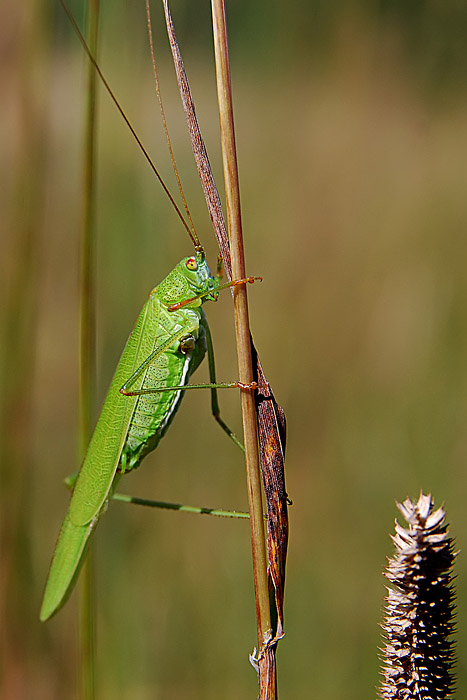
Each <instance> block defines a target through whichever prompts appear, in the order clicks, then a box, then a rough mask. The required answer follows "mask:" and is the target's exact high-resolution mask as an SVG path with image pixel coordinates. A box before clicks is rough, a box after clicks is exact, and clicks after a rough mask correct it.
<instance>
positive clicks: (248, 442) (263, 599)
mask: <svg viewBox="0 0 467 700" xmlns="http://www.w3.org/2000/svg"><path fill="white" fill-rule="evenodd" d="M212 15H213V28H214V47H215V60H216V75H217V92H218V101H219V117H220V127H221V141H222V156H223V164H224V181H225V193H226V203H227V223H228V231H229V241H230V253H231V258H232V276H233V278H234V279H237V278H243V277H246V273H245V258H244V248H243V235H242V220H241V209H240V190H239V181H238V168H237V155H236V146H235V131H234V120H233V106H232V91H231V82H230V67H229V54H228V42H227V30H226V21H225V8H224V2H223V0H212ZM234 309H235V328H236V339H237V353H238V369H239V377H240V381H241V382H243V383H245V384H249V383H251V382H252V381H253V368H252V357H251V342H250V329H249V317H248V299H247V290H246V285H242V286H241V287H237V288H235V289H234ZM241 406H242V416H243V431H244V440H245V453H246V457H245V458H246V469H247V482H248V498H249V507H250V527H251V544H252V555H253V572H254V582H255V596H256V617H257V631H258V646H259V650H260V653H261V650H262V649H263V647H264V645H265V644H266V643H267V642H268V641H269V639H270V638H271V617H270V608H269V592H268V580H267V557H266V545H265V535H264V515H263V503H262V487H261V472H260V465H259V449H258V428H257V419H256V408H255V400H254V395H253V393H252V392H251V391H247V390H242V392H241Z"/></svg>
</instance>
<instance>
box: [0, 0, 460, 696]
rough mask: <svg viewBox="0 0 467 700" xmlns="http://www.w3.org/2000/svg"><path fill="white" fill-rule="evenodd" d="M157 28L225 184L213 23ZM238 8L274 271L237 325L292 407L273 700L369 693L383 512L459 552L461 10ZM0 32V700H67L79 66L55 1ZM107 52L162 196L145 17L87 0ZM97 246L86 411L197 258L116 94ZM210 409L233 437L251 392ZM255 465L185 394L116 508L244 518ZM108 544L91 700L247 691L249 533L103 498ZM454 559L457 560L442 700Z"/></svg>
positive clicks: (181, 132) (219, 345)
mask: <svg viewBox="0 0 467 700" xmlns="http://www.w3.org/2000/svg"><path fill="white" fill-rule="evenodd" d="M73 9H74V12H75V13H76V15H77V16H78V18H79V20H80V21H82V18H83V10H82V7H81V6H80V5H79V4H78V3H73ZM173 11H174V18H175V21H176V22H177V29H178V34H179V40H180V43H181V47H182V51H183V52H184V59H185V63H186V66H187V70H188V74H189V77H190V79H191V83H192V89H193V92H194V96H195V100H196V104H197V111H198V117H199V120H200V124H201V128H202V130H203V133H204V135H205V138H206V141H207V145H208V150H209V152H210V154H211V159H212V164H213V168H214V171H215V174H216V175H217V180H218V182H219V183H220V182H221V179H220V176H221V173H222V168H221V165H220V158H219V146H218V127H217V105H216V97H215V92H214V89H215V83H214V71H213V65H212V48H211V47H212V40H211V33H210V29H209V4H208V2H204V3H200V2H197V3H193V2H189V0H185V2H178V3H174V8H173ZM228 12H229V19H230V21H231V22H230V29H231V50H232V61H233V66H232V73H233V75H232V78H233V87H234V98H235V109H236V120H237V140H238V149H239V165H240V176H241V186H242V202H243V212H244V229H245V238H246V252H247V267H248V272H249V274H260V275H262V276H263V277H264V282H263V283H262V284H261V285H255V286H254V287H251V288H250V290H249V299H250V305H251V321H252V329H253V335H254V338H255V341H256V344H257V347H258V349H259V352H260V354H261V358H262V361H263V365H264V368H265V371H266V374H267V376H268V378H269V379H270V381H271V383H272V385H273V387H274V390H275V392H276V395H277V398H278V400H279V401H280V403H281V404H282V405H283V406H284V408H285V410H286V412H287V417H288V445H287V489H288V492H289V495H290V497H291V498H292V500H293V507H291V508H290V548H289V558H288V578H287V585H286V602H285V615H286V619H285V621H286V633H287V634H286V637H285V639H284V640H283V641H282V642H281V644H280V647H279V651H278V671H279V691H280V696H281V698H291V699H292V698H293V699H294V700H298V699H301V698H307V699H308V698H320V700H357V699H358V700H362V698H374V697H375V694H376V693H375V687H376V686H377V684H378V682H379V676H378V674H379V663H378V658H377V654H378V646H379V645H380V644H381V640H380V631H379V626H378V624H379V622H380V620H381V607H382V601H383V596H384V580H383V577H382V575H381V571H382V568H383V567H384V565H385V558H386V556H388V555H389V554H390V553H391V550H392V547H391V542H390V539H389V537H388V532H391V531H392V529H393V519H394V517H395V515H396V508H395V506H394V500H395V499H398V500H402V499H404V498H405V497H406V496H407V495H410V496H411V497H417V496H418V494H419V491H420V489H423V490H424V491H425V492H432V494H433V496H434V498H435V501H436V503H437V504H438V505H441V504H443V503H444V504H445V507H446V509H447V513H448V519H449V521H450V522H451V523H452V528H451V531H452V534H453V535H454V536H455V538H456V543H457V547H458V549H460V550H463V551H464V550H465V549H466V538H467V509H466V507H465V491H466V485H467V477H466V461H467V439H466V419H467V397H466V394H467V360H466V358H467V320H466V311H467V296H466V295H467V276H466V272H465V267H466V259H467V230H466V224H467V196H466V181H467V129H466V124H467V99H466V97H467V95H466V87H465V86H466V77H467V44H466V42H465V36H466V29H467V7H466V6H465V4H464V3H461V2H457V1H454V0H444V1H443V2H438V1H435V0H432V1H428V0H427V1H426V2H421V1H417V2H411V3H406V2H401V1H399V0H393V1H388V0H385V1H384V2H383V1H381V0H380V1H379V2H377V1H376V0H360V1H358V0H355V1H352V0H340V1H336V2H334V3H323V2H319V1H318V0H316V1H310V2H300V1H299V0H291V1H290V2H287V3H271V2H265V0H258V2H256V3H254V4H252V3H249V2H245V1H241V0H237V1H236V2H232V3H230V6H229V9H228ZM153 24H154V31H155V34H156V50H157V53H158V55H159V61H160V70H161V80H162V89H163V95H164V98H165V102H166V109H167V113H168V120H169V126H170V128H171V134H172V139H173V143H174V146H175V148H176V154H177V158H178V163H179V168H180V172H181V175H182V178H183V181H184V184H185V188H186V192H187V196H188V200H189V203H190V205H191V207H192V211H193V216H194V218H195V221H196V223H197V228H198V231H199V234H200V237H201V240H202V242H203V244H204V245H205V246H206V248H207V250H208V255H209V259H210V261H211V263H212V265H214V264H215V256H216V245H215V240H214V236H213V234H212V232H211V230H210V226H209V220H208V217H207V215H206V212H205V205H204V201H203V197H202V193H201V188H200V186H199V184H198V182H197V175H196V172H195V169H194V166H193V164H192V157H191V152H190V146H189V142H188V138H187V135H186V127H185V123H184V116H183V114H182V112H181V109H180V107H179V105H178V96H177V89H176V86H175V79H174V75H173V70H172V68H171V66H170V62H169V58H168V50H167V44H166V40H165V38H164V31H163V26H162V16H161V11H160V7H159V6H158V5H157V6H156V7H155V9H154V16H153ZM0 33H1V51H2V60H1V61H0V76H1V84H2V129H1V135H0V147H1V167H2V187H1V191H0V205H1V211H2V217H1V225H2V238H1V250H2V254H1V256H0V265H1V268H0V272H1V274H0V284H1V288H0V292H1V297H2V299H3V303H2V305H1V314H2V316H1V321H2V342H1V348H0V353H1V357H2V365H3V374H2V391H1V410H2V412H1V417H2V445H1V453H2V458H1V477H2V488H1V497H2V506H1V508H2V530H1V548H2V549H1V559H0V567H1V576H0V615H1V618H0V629H1V635H2V643H1V647H2V669H1V673H2V676H1V679H0V697H1V698H2V700H3V698H4V699H5V700H10V698H11V699H13V698H14V699H15V700H21V699H22V698H28V699H30V698H33V699H34V700H42V699H47V700H50V699H51V698H59V699H63V698H76V697H78V690H77V688H78V670H77V669H78V651H77V649H78V647H77V595H76V593H75V594H74V595H73V597H72V598H71V599H70V601H69V603H68V604H67V605H66V607H65V608H64V609H63V611H61V612H60V614H59V615H58V616H57V617H56V618H54V619H53V620H52V621H50V622H48V623H47V624H45V625H41V624H40V623H39V620H38V612H39V607H40V600H41V595H42V591H43V586H44V583H45V578H46V574H47V570H48V566H49V562H50V557H51V553H52V550H53V546H54V543H55V539H56V536H57V533H58V528H59V525H60V523H61V520H62V518H63V515H64V513H65V510H66V507H67V502H68V495H67V493H66V491H65V489H64V487H63V485H62V480H63V478H64V477H65V476H66V475H68V474H69V473H70V472H72V471H74V470H75V468H76V467H77V463H78V438H77V425H78V337H79V336H78V333H79V323H78V262H79V231H80V197H81V180H82V175H81V172H82V160H83V112H84V103H85V70H86V60H85V57H84V56H83V52H82V50H81V47H80V45H79V44H78V42H77V40H76V38H75V37H74V36H73V34H72V31H71V28H70V26H69V24H68V22H67V20H66V18H65V16H64V14H63V12H62V10H61V8H60V7H59V6H58V3H57V4H54V3H49V2H45V0H42V1H41V0H35V1H34V0H30V1H29V2H23V3H15V2H12V1H11V0H10V2H8V0H7V2H5V3H3V4H2V5H1V7H0ZM99 54H100V63H101V65H102V67H103V70H104V73H105V74H106V76H107V77H108V79H109V81H110V83H111V85H112V86H113V88H114V89H115V91H116V93H117V95H118V97H119V99H120V100H121V102H122V105H123V107H124V108H125V109H126V111H127V112H128V115H129V117H130V119H131V120H132V122H133V123H134V125H135V127H136V129H137V131H138V133H139V134H140V136H141V138H142V139H143V141H144V143H145V144H146V145H147V147H148V148H149V150H150V151H151V153H152V154H153V156H154V159H155V161H156V162H157V164H158V166H160V168H161V170H162V172H163V173H164V174H165V175H166V177H167V180H168V182H169V185H170V186H171V187H172V188H173V189H175V188H174V187H173V185H172V183H173V176H172V175H171V172H170V163H169V159H168V156H167V152H166V148H165V146H164V142H163V136H162V132H161V127H160V118H159V115H158V107H157V103H156V100H155V91H154V84H153V78H152V74H151V62H150V57H149V50H148V43H147V38H146V30H145V17H144V7H143V4H142V3H138V4H136V3H127V4H125V5H118V6H117V5H116V4H115V3H105V2H104V3H103V8H102V18H101V45H100V51H99ZM219 188H220V189H221V185H219ZM96 230H97V237H98V243H97V261H96V275H97V299H98V317H97V329H98V347H97V370H98V382H97V387H96V392H97V395H98V403H100V401H102V398H103V396H104V394H105V389H106V386H107V384H108V382H109V379H110V377H111V375H112V372H113V369H114V367H115V365H116V363H117V361H118V357H119V354H120V352H121V349H122V347H123V344H124V342H125V340H126V337H127V335H128V332H129V330H130V329H131V327H132V324H133V322H134V320H135V319H136V316H137V313H138V311H139V309H140V307H141V306H142V304H143V302H144V300H145V298H146V295H147V293H148V291H149V290H150V289H151V288H152V287H153V286H154V285H156V284H157V283H158V282H159V281H160V280H161V279H162V277H164V275H165V274H166V273H167V271H168V270H170V269H171V268H172V267H173V266H174V264H175V263H176V262H177V261H178V260H179V259H180V258H181V257H183V256H185V255H187V254H190V252H191V246H190V242H189V240H188V239H187V236H186V234H185V232H184V230H183V228H182V227H181V226H180V225H179V223H178V220H177V218H176V216H175V215H174V212H173V211H172V209H171V207H170V205H169V203H168V202H167V200H166V198H165V197H164V196H163V193H162V192H161V190H160V187H159V185H158V184H157V182H156V181H155V179H154V177H153V175H152V173H151V171H150V170H149V168H148V167H147V165H146V163H145V161H144V159H143V157H142V155H141V153H140V152H139V151H138V149H137V147H136V145H135V143H134V141H133V140H132V138H131V136H130V135H129V133H128V131H127V130H126V128H125V126H124V125H123V123H122V120H121V118H120V117H119V115H118V114H117V112H116V110H115V108H114V107H113V105H112V104H111V103H110V101H109V99H108V98H107V96H106V95H105V94H104V93H103V92H102V91H101V95H100V98H99V156H98V189H97V217H96ZM205 308H206V311H207V313H208V316H209V319H210V323H211V328H212V332H213V336H214V341H215V348H216V353H217V363H218V375H219V377H220V378H222V379H226V380H231V379H233V378H235V377H236V376H237V369H236V358H235V348H234V343H233V331H232V313H231V299H230V296H229V294H226V295H225V296H224V297H223V298H222V299H221V300H220V301H219V303H218V304H217V305H211V306H209V307H205ZM216 340H217V342H216ZM204 371H205V370H200V373H199V375H198V376H199V377H201V376H202V372H204ZM226 394H230V393H229V392H226V393H224V394H223V395H222V397H221V398H222V409H223V412H224V416H225V418H226V419H227V420H228V422H229V423H230V424H232V425H233V426H234V427H235V428H236V429H237V430H240V415H239V401H238V396H237V395H235V394H234V392H232V393H231V394H230V395H226ZM243 472H244V469H243V466H242V460H241V458H240V457H239V455H238V454H237V451H236V449H235V447H234V446H233V445H231V444H230V442H229V441H228V440H227V439H226V438H225V436H224V435H223V434H222V433H221V431H220V430H219V429H218V427H217V426H216V425H215V423H214V421H212V419H211V418H210V411H209V400H208V396H206V395H205V394H204V392H191V393H190V394H189V395H187V396H186V398H185V401H184V404H183V406H182V409H181V410H180V413H179V415H178V416H177V418H176V420H175V422H174V424H173V426H172V428H171V430H170V431H169V433H168V435H167V437H166V438H165V439H164V440H163V441H162V443H161V445H160V447H159V449H158V450H157V451H156V452H155V453H154V454H153V455H151V456H150V457H148V458H147V459H146V460H145V462H144V465H143V468H142V469H140V470H139V471H138V472H137V473H135V474H134V475H131V476H129V477H128V478H127V479H125V480H124V482H123V484H122V490H123V491H124V492H126V493H131V494H134V495H140V496H147V497H151V496H152V497H154V498H157V499H161V500H172V501H176V502H182V503H188V504H193V505H205V506H213V507H214V506H222V507H230V508H237V509H239V508H245V507H246V489H245V481H244V476H243ZM95 551H96V557H95V559H96V580H97V595H98V610H99V612H98V619H97V635H98V649H97V659H98V666H99V672H98V689H99V692H98V698H99V699H102V700H107V699H110V698H112V700H116V699H122V700H127V699H130V698H131V700H146V699H147V698H163V699H164V700H172V699H175V698H177V699H178V698H185V699H188V698H193V699H198V698H199V699H200V698H203V699H205V700H209V699H210V698H219V697H222V698H226V699H227V698H254V697H256V695H257V687H256V681H255V675H254V671H253V670H252V668H251V667H250V665H249V663H248V653H249V652H251V651H252V649H253V647H254V645H255V610H254V597H253V589H252V575H251V561H250V550H249V529H248V525H247V524H245V523H242V522H240V523H239V522H234V521H219V520H211V519H208V518H202V517H198V516H190V515H184V514H177V513H166V512H157V511H152V510H144V509H141V508H136V507H129V506H124V505H122V504H113V505H112V506H111V508H109V512H108V513H107V514H106V516H105V518H103V522H102V524H101V526H100V527H99V533H98V536H97V537H96V547H95ZM466 566H467V564H466V560H465V556H464V554H463V553H462V551H461V554H460V555H459V558H458V561H457V565H456V573H457V581H456V586H457V596H458V604H459V606H458V613H457V621H458V634H457V639H458V646H457V651H458V658H459V661H458V666H457V670H458V697H463V696H464V695H465V694H466V693H467V664H466V661H465V658H466V645H467V640H466V632H465V630H466V625H465V618H466V615H467V610H466V603H467V591H466V574H467V572H466Z"/></svg>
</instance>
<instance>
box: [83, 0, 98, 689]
mask: <svg viewBox="0 0 467 700" xmlns="http://www.w3.org/2000/svg"><path fill="white" fill-rule="evenodd" d="M98 15H99V0H90V2H89V31H88V34H89V46H90V48H91V51H92V53H93V55H94V56H95V55H96V54H97V36H98ZM96 83H97V74H96V71H95V70H94V66H93V65H92V63H89V72H88V85H87V104H86V116H85V143H84V165H83V200H82V228H81V264H80V302H81V308H80V429H79V442H80V457H81V458H82V457H83V456H84V454H85V452H86V446H87V444H88V442H89V438H90V436H91V431H92V408H93V405H94V391H93V388H94V386H95V344H96V342H95V293H94V232H93V220H94V200H95V139H96V108H97V105H96V89H97V84H96ZM90 555H91V552H88V557H87V559H86V561H85V563H84V566H83V575H82V578H81V589H80V651H81V697H82V698H83V699H84V700H93V698H94V697H95V663H94V658H95V651H94V650H95V629H94V595H93V575H92V558H91V556H90Z"/></svg>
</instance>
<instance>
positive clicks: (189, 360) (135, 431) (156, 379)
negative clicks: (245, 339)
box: [118, 307, 206, 473]
mask: <svg viewBox="0 0 467 700" xmlns="http://www.w3.org/2000/svg"><path fill="white" fill-rule="evenodd" d="M190 316H191V319H190V318H189V317H190ZM171 317H176V318H173V319H172V318H171ZM174 321H175V323H174ZM190 321H191V323H190ZM195 323H197V324H198V328H197V329H195V330H193V331H192V333H191V334H190V335H189V336H188V337H187V338H182V340H181V342H178V341H177V342H176V343H174V345H173V346H172V347H170V348H169V349H168V350H167V351H166V352H165V353H163V354H162V355H161V356H160V357H158V358H157V359H156V360H155V361H154V363H153V364H151V365H149V366H148V368H147V370H146V373H145V376H144V379H143V382H142V384H141V389H167V387H172V386H181V385H184V384H187V383H188V381H189V378H190V376H191V375H192V374H193V372H194V370H195V369H196V368H197V367H198V365H199V364H200V362H201V361H202V360H203V358H204V355H205V353H206V339H205V332H204V325H203V324H204V323H205V317H204V313H203V311H202V310H201V309H193V310H192V309H187V310H186V311H185V310H180V311H177V312H175V313H173V314H170V315H169V312H168V311H167V310H166V308H165V307H161V308H160V309H159V325H160V327H162V328H165V329H166V332H165V334H161V335H160V336H159V337H158V342H159V343H161V342H165V341H167V340H168V338H169V337H170V335H169V327H170V325H172V327H174V326H175V327H179V328H183V327H187V326H188V325H194V324H195ZM154 349H155V348H154ZM184 393H185V392H184V391H181V390H179V391H172V392H169V391H164V392H161V393H159V394H156V393H154V394H146V395H142V396H138V399H137V402H136V406H135V410H134V414H133V417H132V419H131V423H130V427H129V429H128V435H127V439H126V442H125V445H124V446H123V449H122V454H121V457H120V463H119V466H118V471H120V472H122V473H125V472H128V471H130V470H132V469H136V467H138V466H139V465H140V463H141V460H142V459H143V458H144V457H145V456H146V455H147V454H148V453H149V452H152V450H154V449H155V448H156V447H157V445H158V444H159V440H160V439H161V437H163V435H164V434H165V432H166V431H167V429H168V427H169V426H170V424H171V422H172V420H173V418H174V416H175V413H176V412H177V410H178V408H179V406H180V402H181V400H182V398H183V396H184Z"/></svg>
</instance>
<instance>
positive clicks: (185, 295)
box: [154, 251, 219, 308]
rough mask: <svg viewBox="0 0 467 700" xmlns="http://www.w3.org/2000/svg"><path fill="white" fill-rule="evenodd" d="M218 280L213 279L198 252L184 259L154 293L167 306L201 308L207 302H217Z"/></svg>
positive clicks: (204, 260)
mask: <svg viewBox="0 0 467 700" xmlns="http://www.w3.org/2000/svg"><path fill="white" fill-rule="evenodd" d="M217 287H218V280H217V278H216V277H213V276H212V274H211V271H210V269H209V266H208V264H207V262H206V258H205V257H204V253H202V252H200V251H196V253H195V254H194V255H192V256H190V257H189V258H183V260H181V261H180V262H179V263H178V265H177V266H176V267H175V268H174V269H173V270H172V272H170V273H169V274H168V275H167V277H166V278H165V279H164V280H163V281H162V282H161V283H160V284H159V285H158V286H157V287H156V289H155V290H154V292H155V293H156V294H157V297H158V298H159V300H160V301H161V302H162V303H163V304H165V305H167V306H169V307H170V306H174V305H178V304H181V305H182V306H191V307H192V308H195V307H197V306H201V304H202V303H203V302H204V301H206V300H209V301H216V300H217V297H218V296H219V294H218V292H217Z"/></svg>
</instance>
